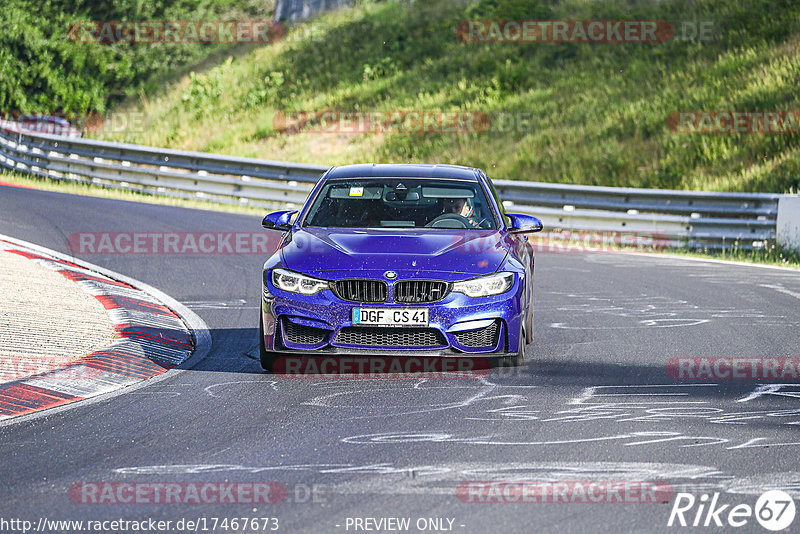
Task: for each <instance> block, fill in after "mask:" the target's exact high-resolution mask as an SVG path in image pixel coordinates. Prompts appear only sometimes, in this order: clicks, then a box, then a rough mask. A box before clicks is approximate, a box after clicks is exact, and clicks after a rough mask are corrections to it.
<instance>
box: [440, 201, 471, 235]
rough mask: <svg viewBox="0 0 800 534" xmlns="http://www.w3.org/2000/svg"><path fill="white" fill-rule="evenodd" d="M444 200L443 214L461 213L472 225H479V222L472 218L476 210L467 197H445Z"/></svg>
mask: <svg viewBox="0 0 800 534" xmlns="http://www.w3.org/2000/svg"><path fill="white" fill-rule="evenodd" d="M442 201H443V205H442V214H446V213H455V214H456V215H461V216H462V217H464V218H465V219H467V220H469V223H470V224H471V225H472V226H474V227H476V228H477V227H478V223H477V222H475V220H474V219H473V218H472V216H473V215H474V214H475V210H474V209H473V208H472V207H471V206H470V205H469V203H468V202H467V199H466V198H445V199H442Z"/></svg>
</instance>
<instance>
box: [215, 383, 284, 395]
mask: <svg viewBox="0 0 800 534" xmlns="http://www.w3.org/2000/svg"><path fill="white" fill-rule="evenodd" d="M233 384H269V386H270V387H271V388H272V389H273V390H274V391H278V381H277V380H269V381H265V380H234V381H232V382H221V383H219V384H212V385H210V386H208V387H206V388H204V389H203V391H205V392H206V395H208V396H209V397H214V398H215V399H219V398H221V396H220V395H217V394H215V393H214V392H213V391H212V390H213V389H214V388H218V387H220V386H230V385H233Z"/></svg>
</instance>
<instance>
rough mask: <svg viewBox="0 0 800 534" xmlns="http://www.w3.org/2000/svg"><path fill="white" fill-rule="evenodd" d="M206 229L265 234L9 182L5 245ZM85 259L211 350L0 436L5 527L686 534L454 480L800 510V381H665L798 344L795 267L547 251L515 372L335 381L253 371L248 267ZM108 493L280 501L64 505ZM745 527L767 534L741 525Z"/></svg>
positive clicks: (752, 524)
mask: <svg viewBox="0 0 800 534" xmlns="http://www.w3.org/2000/svg"><path fill="white" fill-rule="evenodd" d="M206 230H208V231H241V232H244V231H260V221H259V218H258V217H254V216H246V215H233V214H224V213H212V212H205V211H197V210H188V209H182V208H174V207H168V206H156V205H148V204H137V203H129V202H120V201H113V200H107V199H98V198H89V197H80V196H72V195H64V194H58V193H51V192H43V191H36V190H28V189H20V188H11V187H0V233H3V234H7V235H10V236H13V237H16V238H19V239H24V240H27V241H31V242H33V243H36V244H39V245H42V246H44V247H49V248H52V249H55V250H58V251H62V252H68V249H67V236H69V235H70V234H72V233H74V232H118V231H140V232H141V231H150V232H175V231H177V232H189V231H206ZM82 259H85V260H87V261H90V262H92V263H95V264H97V265H100V266H103V267H106V268H109V269H112V270H114V271H117V272H119V273H122V274H125V275H127V276H130V277H133V278H135V279H138V280H141V281H143V282H145V283H147V284H150V285H152V286H154V287H156V288H158V289H160V290H162V291H164V292H165V293H167V294H168V295H170V296H172V297H173V298H175V299H177V300H178V301H180V302H182V303H184V304H185V305H187V306H189V307H190V308H191V309H192V310H193V311H195V312H196V313H197V314H199V315H200V316H201V317H202V318H203V320H205V322H206V323H207V324H208V326H209V328H210V330H211V336H212V340H213V347H212V350H211V352H210V354H209V355H208V356H207V357H206V358H205V359H204V360H202V361H201V362H200V363H199V364H198V365H197V366H195V367H194V368H193V369H191V370H187V371H182V372H174V373H173V374H172V376H170V377H168V378H166V379H164V380H160V381H157V382H154V383H152V384H147V385H144V386H143V387H139V388H135V389H133V390H132V391H125V390H123V391H122V392H121V393H120V394H118V395H116V396H113V397H110V398H107V399H104V400H102V401H99V402H92V403H87V404H83V405H78V406H76V407H73V408H70V409H67V410H63V411H60V412H57V413H49V414H47V415H44V416H39V417H36V418H33V419H30V420H25V421H19V422H15V423H12V424H6V425H4V426H0V457H2V459H3V460H2V462H0V481H2V482H0V516H2V517H3V518H20V519H26V520H30V521H33V522H34V523H35V522H37V521H38V520H39V519H40V518H42V517H44V518H47V519H54V520H70V519H74V520H78V519H84V520H87V519H119V518H125V519H136V520H141V519H145V518H153V519H156V520H172V521H177V520H179V519H181V518H189V519H195V520H196V519H198V518H206V520H207V521H210V520H211V518H214V517H216V518H219V519H222V518H233V517H272V518H278V520H279V531H281V532H290V533H294V532H354V531H356V530H355V523H354V522H353V518H362V519H363V518H376V519H379V518H389V517H398V518H411V525H412V528H411V529H410V530H409V531H411V532H416V531H418V530H416V529H415V524H416V522H417V521H418V520H419V519H420V518H424V519H427V518H443V519H444V521H443V523H442V524H441V525H438V524H437V523H433V522H431V523H425V524H424V525H423V526H426V529H427V530H426V531H438V532H442V531H446V530H445V529H447V528H450V529H451V531H454V532H465V533H466V532H492V533H494V534H499V533H505V532H536V531H545V532H575V533H582V532H615V533H616V532H630V531H639V532H653V531H671V532H675V531H683V530H685V529H682V528H678V527H672V528H668V527H667V521H668V518H669V515H670V509H671V506H672V505H671V504H668V503H627V504H622V503H594V504H586V503H574V504H569V503H563V502H562V503H544V504H543V503H496V502H495V503H474V502H464V500H462V499H460V498H459V497H460V496H461V497H463V495H458V494H457V488H458V486H459V484H461V483H464V482H467V481H498V480H516V481H519V480H528V481H531V480H535V481H573V482H574V481H587V480H600V481H609V480H616V481H619V480H627V481H660V482H664V483H667V484H669V485H670V486H671V487H672V488H673V489H674V491H676V492H689V493H692V494H693V495H695V496H697V497H698V499H699V498H700V496H701V495H703V494H707V495H713V494H714V493H715V492H719V493H720V495H719V503H724V504H729V505H731V506H733V505H736V504H740V503H744V504H748V505H750V506H753V505H754V504H755V502H756V499H757V498H758V496H759V495H760V494H761V493H762V492H764V491H765V490H767V489H775V488H777V489H783V490H784V491H787V492H789V493H790V494H791V495H793V496H794V498H795V499H797V498H800V461H798V453H799V452H800V426H799V425H800V382H798V379H797V377H794V378H791V377H788V378H786V379H785V380H783V381H781V380H773V381H771V382H763V381H762V382H758V381H754V380H752V379H729V380H724V379H723V380H710V379H708V378H703V379H699V380H678V379H676V378H674V377H672V376H670V374H669V373H668V371H667V367H668V363H669V362H670V360H671V359H673V358H699V357H705V358H713V357H728V358H734V357H737V358H748V357H749V358H767V357H769V358H772V357H776V358H788V357H797V356H798V355H800V350H799V349H800V335H798V332H800V274H798V273H796V272H790V271H785V270H777V269H767V268H759V267H750V266H738V265H726V264H721V263H711V262H698V261H689V260H684V259H675V258H668V257H647V256H642V255H630V254H609V253H606V254H600V253H594V254H592V253H588V254H577V253H563V254H538V255H537V265H536V281H535V287H536V289H535V293H536V297H535V302H536V304H535V310H536V311H535V323H536V329H535V338H536V339H535V342H534V343H533V344H532V345H531V346H530V347H529V350H528V353H527V355H526V363H525V365H524V366H523V367H522V368H519V369H516V370H514V371H513V372H508V371H502V370H494V371H492V373H491V374H489V375H488V376H485V377H483V378H473V379H436V380H427V381H426V380H413V379H376V380H363V379H362V380H346V379H342V380H331V379H321V378H319V379H286V378H282V377H280V376H277V375H272V374H270V373H265V372H263V371H262V370H261V368H260V366H259V364H258V362H257V361H256V359H255V357H256V356H257V351H258V348H257V326H258V322H257V310H258V306H259V298H260V295H259V291H260V287H259V277H260V274H261V273H260V267H261V264H262V263H263V260H264V258H263V257H261V256H260V255H252V254H251V255H231V254H218V255H134V254H129V255H106V256H98V255H86V256H83V257H82ZM53 305H54V306H57V305H58V303H53ZM106 481H108V482H130V483H136V482H149V483H156V482H158V483H161V482H182V483H183V482H190V481H228V482H252V481H259V482H263V481H273V482H279V483H282V484H283V485H284V486H285V487H286V488H287V491H288V494H287V496H286V499H285V500H284V501H283V502H282V503H279V504H271V505H259V506H254V505H247V504H218V505H202V506H201V505H195V504H158V505H150V504H81V503H76V502H74V499H72V498H71V497H70V494H69V490H70V488H71V487H73V485H75V484H77V483H81V482H106ZM312 488H313V489H314V495H313V498H312V496H311V495H310V492H311V490H312ZM726 513H727V512H726ZM348 518H350V519H349V520H348ZM687 518H690V519H692V520H693V518H694V510H693V511H692V513H691V515H690V514H688V513H687ZM723 518H724V515H723ZM448 520H452V523H450V522H449V521H448ZM348 521H349V522H348ZM206 524H207V525H208V526H209V527H210V524H209V523H206ZM421 524H422V523H421ZM384 525H385V524H384ZM437 525H438V526H439V528H438V530H437V529H436V528H433V527H436V526H437ZM798 525H800V520H797V521H795V524H794V525H793V527H794V529H798V528H799V527H798ZM260 526H261V525H259V528H260ZM196 530H200V531H202V529H196ZM238 530H239V531H242V529H241V528H240V529H238ZM692 530H693V531H706V530H712V531H714V530H716V531H720V530H721V529H720V528H719V527H717V528H714V527H707V528H703V527H698V528H694V529H692ZM171 531H175V529H173V530H171ZM208 531H209V532H210V531H211V530H208ZM228 531H230V530H228ZM246 531H247V532H252V530H246ZM258 531H261V530H258ZM362 531H363V530H362ZM737 531H738V532H766V530H764V529H763V528H762V527H761V526H760V525H759V524H758V523H757V522H756V521H755V520H754V519H753V518H750V521H749V523H747V525H746V526H744V527H742V528H739V529H737ZM216 532H225V530H222V529H220V528H218V529H217V530H216Z"/></svg>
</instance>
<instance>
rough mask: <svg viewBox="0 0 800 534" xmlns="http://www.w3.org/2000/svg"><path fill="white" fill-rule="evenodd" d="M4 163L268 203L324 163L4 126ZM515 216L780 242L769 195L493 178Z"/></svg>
mask: <svg viewBox="0 0 800 534" xmlns="http://www.w3.org/2000/svg"><path fill="white" fill-rule="evenodd" d="M0 166H3V167H6V168H8V169H11V170H14V171H18V172H24V173H31V174H35V175H38V176H42V177H47V178H53V179H68V180H77V181H82V182H92V183H95V184H100V185H104V186H107V187H116V188H125V189H135V190H140V191H143V192H148V193H154V194H161V195H172V196H180V197H184V198H188V197H191V198H202V199H210V200H216V201H221V202H228V203H242V204H250V205H256V206H265V207H270V206H274V205H275V204H283V205H285V204H294V205H300V204H302V203H303V202H304V201H305V199H306V197H307V195H308V192H309V191H310V190H311V188H312V186H313V184H314V183H316V182H317V180H318V179H319V176H320V175H321V174H322V173H323V172H325V170H326V169H327V167H325V166H320V165H306V164H299V163H289V162H283V161H269V160H262V159H255V158H242V157H233V156H221V155H216V154H208V153H204V152H189V151H184V150H171V149H164V148H154V147H148V146H141V145H131V144H123V143H110V142H105V141H96V140H91V139H84V138H68V137H62V136H55V135H47V134H41V133H36V132H29V131H24V130H20V129H19V128H18V127H17V126H16V125H15V124H14V123H9V122H6V121H0ZM495 186H496V187H497V189H498V191H499V192H500V196H501V197H502V198H503V200H504V203H505V204H506V206H507V209H508V210H509V211H510V212H522V213H530V214H534V215H537V216H538V217H539V218H540V219H542V221H543V223H544V225H545V228H546V229H556V230H558V229H564V230H571V231H578V232H592V233H604V234H605V233H618V234H636V235H649V236H653V237H657V238H659V239H660V240H662V241H667V242H669V244H670V245H671V246H674V247H690V248H700V247H707V248H721V247H730V246H738V247H740V248H759V247H762V246H765V245H766V244H767V243H768V242H771V241H773V240H774V239H775V233H776V217H777V212H778V200H779V199H780V197H781V196H782V195H779V194H772V193H714V192H698V191H672V190H660V189H635V188H617V187H597V186H578V185H564V184H550V183H540V182H522V181H511V180H496V181H495Z"/></svg>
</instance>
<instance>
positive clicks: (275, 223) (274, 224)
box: [261, 210, 297, 232]
mask: <svg viewBox="0 0 800 534" xmlns="http://www.w3.org/2000/svg"><path fill="white" fill-rule="evenodd" d="M295 213H297V211H292V210H289V211H274V212H272V213H270V214H269V215H267V216H266V217H264V220H263V221H261V226H263V227H264V228H266V229H267V230H279V231H281V232H286V231H288V230H291V229H292V216H293V215H294V214H295Z"/></svg>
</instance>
